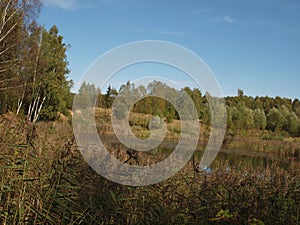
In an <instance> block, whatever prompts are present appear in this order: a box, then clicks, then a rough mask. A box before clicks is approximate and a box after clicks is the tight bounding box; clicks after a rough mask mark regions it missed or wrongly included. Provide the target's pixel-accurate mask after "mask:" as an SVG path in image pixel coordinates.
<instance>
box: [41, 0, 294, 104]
mask: <svg viewBox="0 0 300 225" xmlns="http://www.w3.org/2000/svg"><path fill="white" fill-rule="evenodd" d="M43 2H44V7H43V9H42V12H41V15H40V17H39V22H40V23H41V24H42V25H45V27H46V28H50V27H51V26H52V25H53V24H55V25H57V26H58V28H59V30H60V34H61V35H63V36H64V41H65V42H66V43H69V44H70V45H71V48H70V49H69V51H68V60H69V62H70V69H71V71H72V72H71V74H70V78H71V79H73V80H74V82H75V86H76V82H78V81H79V79H80V78H81V76H82V75H83V74H84V71H85V70H86V69H87V68H88V66H89V65H90V64H91V63H92V62H93V61H94V60H95V59H96V58H98V57H99V56H101V55H102V54H104V53H105V52H106V51H108V50H110V49H112V48H115V47H117V46H119V45H121V44H125V43H128V42H133V41H140V40H164V41H170V42H174V43H177V44H179V45H182V46H184V47H187V48H189V49H190V50H192V51H193V52H195V53H196V54H197V55H199V56H200V57H201V58H202V59H203V60H204V61H205V62H206V63H207V64H208V65H209V67H210V68H211V69H212V71H213V72H214V73H215V75H216V77H217V79H218V81H219V84H220V85H221V87H222V89H223V93H224V95H225V96H228V95H236V93H237V89H238V88H240V89H243V90H244V92H245V94H246V95H251V96H257V95H258V96H266V95H268V96H277V95H279V96H282V97H289V98H300V1H299V0H226V1H225V0H205V1H201V0H185V1H183V0H178V1H177V0H160V1H159V0H154V1H151V0H44V1H43ZM174 79H176V78H174Z"/></svg>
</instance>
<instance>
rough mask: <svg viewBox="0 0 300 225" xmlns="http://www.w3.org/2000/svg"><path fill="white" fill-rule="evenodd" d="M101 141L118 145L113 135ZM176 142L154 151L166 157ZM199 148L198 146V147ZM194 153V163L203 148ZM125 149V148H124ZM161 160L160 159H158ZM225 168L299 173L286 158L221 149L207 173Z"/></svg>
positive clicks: (297, 162) (296, 162)
mask: <svg viewBox="0 0 300 225" xmlns="http://www.w3.org/2000/svg"><path fill="white" fill-rule="evenodd" d="M100 138H101V140H102V142H103V143H105V145H106V146H108V145H111V144H114V143H119V142H118V139H117V138H116V137H115V136H113V135H101V137H100ZM177 143H178V141H175V140H165V141H164V142H163V143H162V144H160V146H159V147H158V148H157V149H156V152H158V153H159V154H163V155H165V157H167V156H168V155H170V154H171V153H172V151H173V150H174V148H175V146H176V145H177ZM199 146H200V145H199ZM199 146H198V148H197V149H196V151H195V154H194V155H195V162H200V160H201V156H202V155H203V150H201V149H203V148H201V147H199ZM124 148H126V147H124ZM158 158H160V159H161V158H162V157H158ZM220 165H222V166H224V165H225V166H226V167H227V168H228V169H231V168H236V169H266V168H268V167H271V166H273V165H276V166H278V167H280V168H282V169H284V170H295V169H297V170H299V172H300V160H299V159H298V160H296V159H292V158H287V157H278V156H275V155H272V154H266V153H257V152H255V151H254V150H253V151H252V150H251V149H250V150H247V151H241V150H234V149H221V150H220V152H219V153H218V155H217V157H216V158H215V160H214V161H213V163H212V164H211V166H210V168H208V171H209V172H210V170H211V171H213V170H214V169H215V168H217V167H218V166H220Z"/></svg>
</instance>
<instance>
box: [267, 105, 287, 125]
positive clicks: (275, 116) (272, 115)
mask: <svg viewBox="0 0 300 225" xmlns="http://www.w3.org/2000/svg"><path fill="white" fill-rule="evenodd" d="M284 123H285V117H284V116H283V115H282V113H281V112H280V111H279V110H278V109H276V108H275V107H273V108H272V109H270V111H269V113H268V114H267V129H268V130H272V131H276V130H281V129H282V127H283V125H284Z"/></svg>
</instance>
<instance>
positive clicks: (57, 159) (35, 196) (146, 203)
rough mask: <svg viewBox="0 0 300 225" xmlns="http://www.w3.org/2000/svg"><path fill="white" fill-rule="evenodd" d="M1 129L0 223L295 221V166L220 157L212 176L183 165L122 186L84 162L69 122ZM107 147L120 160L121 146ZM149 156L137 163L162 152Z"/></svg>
mask: <svg viewBox="0 0 300 225" xmlns="http://www.w3.org/2000/svg"><path fill="white" fill-rule="evenodd" d="M0 126H1V129H0V138H1V149H2V150H1V155H0V170H1V176H0V223H1V224H298V223H299V219H300V193H299V190H300V179H299V178H300V177H299V174H300V173H299V167H298V164H296V165H295V166H292V167H291V169H290V170H283V169H281V168H280V167H279V166H277V165H276V164H273V165H272V166H268V165H266V167H264V168H252V167H246V166H243V165H241V164H240V165H238V166H236V167H231V168H228V167H227V162H221V161H219V162H216V163H217V164H216V165H215V169H214V171H213V173H205V172H201V173H195V172H194V168H193V167H194V166H193V164H192V162H189V163H188V165H187V166H186V167H185V168H184V169H182V170H181V171H180V172H179V173H177V174H176V175H175V176H174V177H172V178H170V179H168V180H166V181H164V182H162V183H160V184H156V185H153V186H148V187H127V186H122V185H119V184H116V183H113V182H110V181H108V180H106V179H105V178H103V177H101V176H100V175H98V174H96V173H95V172H94V171H93V170H92V169H91V168H90V167H89V166H88V165H87V164H86V163H85V161H84V160H83V159H82V157H81V155H80V153H79V152H78V149H77V147H76V145H75V143H74V142H73V137H72V128H71V125H70V124H68V123H67V122H65V123H63V122H39V123H36V124H35V125H34V124H32V123H28V122H25V121H24V120H20V119H18V118H17V117H16V116H15V115H13V114H6V115H4V116H2V117H1V118H0ZM106 145H107V147H108V149H109V150H110V151H112V152H114V153H115V154H116V151H119V157H120V158H119V159H120V160H123V159H125V158H126V153H125V151H124V150H125V147H122V146H121V147H120V145H118V144H116V143H115V142H107V144H106ZM154 154H158V155H155V157H153V160H150V161H149V160H148V159H147V158H146V157H140V158H139V160H140V163H141V164H142V165H149V164H152V163H154V162H155V161H154V160H155V159H157V158H160V157H163V155H164V154H167V153H166V152H165V151H163V152H157V153H154ZM161 154H162V155H161ZM198 157H200V156H198ZM198 157H196V159H195V160H196V161H198V160H199V158H198ZM129 163H133V164H135V161H134V160H133V161H130V162H129Z"/></svg>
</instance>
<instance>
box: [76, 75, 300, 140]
mask: <svg viewBox="0 0 300 225" xmlns="http://www.w3.org/2000/svg"><path fill="white" fill-rule="evenodd" d="M155 90H156V91H157V90H159V91H161V92H165V93H166V96H167V97H170V96H173V95H174V92H179V93H182V92H185V93H187V94H188V95H189V96H190V97H191V99H192V100H193V102H194V104H195V108H196V109H197V113H198V115H199V120H200V121H201V122H202V123H204V124H207V125H209V124H210V122H211V114H210V111H211V110H210V106H209V102H208V97H211V96H210V95H209V93H205V94H203V93H202V92H201V91H200V89H198V88H194V89H191V88H190V87H184V88H182V89H181V90H175V89H174V88H171V87H168V86H167V85H166V84H164V83H162V82H160V81H154V82H152V83H149V84H148V85H147V87H145V86H143V85H140V86H138V87H135V85H134V84H132V83H130V82H129V81H128V82H127V83H126V84H123V85H122V86H121V87H120V89H119V90H118V91H117V90H116V89H115V88H113V87H111V86H109V87H108V88H107V90H106V92H105V93H103V94H102V93H101V90H100V89H99V88H96V87H95V85H94V84H89V83H85V82H83V84H82V86H81V88H80V89H79V96H80V98H81V102H82V104H83V105H82V106H83V107H84V104H85V105H86V106H88V105H94V103H95V104H96V106H97V107H100V108H112V105H113V101H114V99H115V98H116V97H117V96H119V97H120V95H122V96H121V97H122V98H123V99H124V101H126V99H128V98H126V94H129V95H130V96H136V98H142V99H141V100H140V101H138V102H137V103H135V104H133V107H132V108H131V109H130V110H131V111H132V112H136V113H144V114H152V115H157V116H159V117H163V118H165V119H166V121H167V122H172V120H173V119H180V118H179V114H178V112H177V110H176V109H175V107H174V106H173V105H172V104H170V102H168V101H166V100H164V99H162V98H158V97H152V96H150V97H146V98H143V96H146V94H151V93H152V92H154V91H155ZM167 93H168V94H167ZM225 102H226V109H227V129H228V130H231V131H233V132H235V133H237V132H239V131H241V130H251V129H257V130H269V131H273V132H280V133H281V134H284V135H286V136H293V137H297V136H300V101H299V99H294V100H292V99H289V98H282V97H279V96H277V97H275V98H272V97H268V96H266V97H251V96H246V95H244V92H243V90H240V89H239V90H238V91H237V95H236V96H229V97H226V98H225ZM178 104H180V100H179V101H178ZM179 108H180V107H179ZM124 110H125V109H124ZM119 113H120V112H119Z"/></svg>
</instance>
